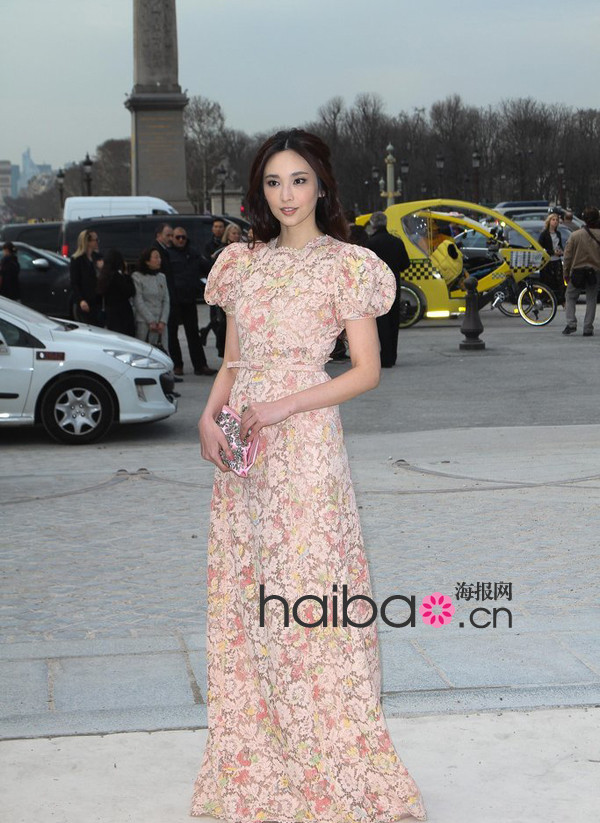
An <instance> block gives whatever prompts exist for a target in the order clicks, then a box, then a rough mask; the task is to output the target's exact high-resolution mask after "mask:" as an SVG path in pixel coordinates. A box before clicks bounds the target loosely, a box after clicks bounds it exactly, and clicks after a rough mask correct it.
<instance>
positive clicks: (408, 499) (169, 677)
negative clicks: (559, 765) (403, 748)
mask: <svg viewBox="0 0 600 823" xmlns="http://www.w3.org/2000/svg"><path fill="white" fill-rule="evenodd" d="M515 323H519V321H513V320H511V319H508V318H506V319H505V318H501V319H499V318H496V317H495V316H494V317H491V318H490V319H489V320H487V319H486V325H487V326H489V329H488V330H487V331H486V335H484V337H485V336H487V337H488V338H489V339H488V346H489V350H486V352H484V353H482V354H481V355H476V354H473V353H469V354H467V355H465V354H459V353H458V348H457V345H458V341H459V339H460V335H459V334H458V331H457V329H456V328H453V327H452V325H451V324H446V325H440V326H439V327H438V328H425V327H417V328H416V329H414V330H412V332H407V333H406V334H404V335H401V338H400V341H401V355H400V363H401V365H399V366H398V367H396V368H395V369H392V370H388V371H386V372H385V373H384V375H383V379H382V383H381V386H380V389H379V390H378V391H376V392H373V393H370V394H368V395H366V396H364V397H362V398H357V399H356V400H355V401H352V402H351V403H350V404H347V406H346V407H344V409H343V418H344V426H345V430H346V435H347V446H348V450H349V453H350V457H351V465H352V471H353V477H354V479H355V485H356V492H357V498H358V502H359V506H360V508H361V518H362V523H363V529H364V535H365V542H366V546H367V553H368V557H369V560H370V568H371V575H372V581H373V588H374V598H375V600H376V602H377V603H379V604H381V603H382V602H383V600H385V598H387V597H389V596H391V595H394V594H401V595H405V596H407V597H409V596H411V595H415V598H416V604H417V609H418V605H419V604H420V602H421V599H422V598H423V597H425V596H426V595H428V594H430V593H431V592H435V591H440V592H443V593H445V594H447V595H449V596H451V597H454V596H455V587H456V585H457V583H461V582H465V583H476V582H478V581H483V582H486V581H487V582H500V581H504V582H507V581H509V582H511V583H512V600H511V601H510V602H509V601H507V600H502V601H498V602H496V603H493V604H491V605H494V606H498V607H499V606H505V607H509V608H510V611H511V612H512V628H509V627H508V626H507V625H506V622H505V620H504V618H505V617H506V615H505V614H504V615H503V614H502V613H500V614H499V618H498V625H497V627H496V628H495V629H494V628H491V627H490V628H486V629H478V628H475V627H473V626H471V625H470V624H469V613H470V612H471V610H472V608H473V607H477V606H490V603H489V602H488V603H481V602H465V601H464V600H460V601H458V600H455V603H456V607H457V612H456V615H455V617H454V618H453V621H452V623H451V624H450V625H448V626H444V627H441V628H432V627H429V626H426V625H425V624H424V623H423V622H422V621H421V619H420V617H419V615H418V613H417V615H416V618H417V619H416V623H415V626H414V627H406V628H402V629H400V628H391V627H389V626H386V625H385V624H384V623H381V622H380V624H379V625H380V639H381V649H382V660H383V673H384V680H383V691H384V704H385V708H386V715H387V716H389V717H393V716H395V715H405V714H408V713H414V714H427V713H436V712H463V711H476V710H482V709H483V710H491V709H498V708H512V709H520V708H521V709H523V708H527V709H529V708H540V707H554V706H588V705H594V704H595V703H598V701H599V700H600V640H599V639H598V638H599V634H598V625H599V622H600V609H599V608H598V601H597V583H598V579H599V578H598V551H597V534H598V515H597V511H598V502H599V499H600V463H599V461H598V446H599V445H600V426H596V425H584V423H586V422H587V421H588V420H590V419H595V417H594V415H592V414H591V408H592V403H594V404H595V405H597V389H596V387H595V386H594V385H593V382H591V381H589V380H587V379H585V380H584V378H583V376H584V375H586V376H587V375H589V374H591V373H593V369H594V368H597V358H598V354H599V349H598V345H599V343H598V340H597V339H596V338H592V339H591V340H589V339H586V340H583V339H582V338H580V339H577V338H576V339H570V338H569V339H565V338H563V337H562V336H561V335H560V325H559V324H560V321H559V320H557V321H555V323H556V324H557V325H555V326H554V327H552V326H550V327H548V328H544V329H532V328H530V327H527V326H526V325H525V324H524V323H519V325H518V326H516V325H515ZM184 351H185V349H184ZM208 355H209V362H216V357H215V353H214V351H211V350H209V351H208ZM569 358H572V359H569ZM342 368H344V366H340V365H337V364H333V365H332V366H330V369H331V373H332V374H336V373H338V372H339V371H340V370H341V369H342ZM209 387H210V381H208V380H206V379H205V378H196V377H194V376H186V379H185V382H184V383H182V384H181V387H180V390H181V394H182V397H181V400H180V410H179V412H178V413H177V415H176V416H175V417H174V418H172V419H170V420H167V421H162V422H160V423H157V424H153V425H151V426H138V427H131V428H126V427H123V428H122V429H120V430H116V431H115V432H114V433H111V435H110V436H109V438H107V439H106V440H105V441H104V442H103V443H101V444H99V445H97V446H94V447H87V448H66V447H61V446H58V445H56V444H53V443H50V442H49V441H48V440H47V439H46V438H45V436H44V435H43V433H41V432H37V431H36V432H33V431H26V430H20V431H16V430H13V431H11V432H6V431H3V432H0V448H1V449H2V465H3V471H2V478H1V480H0V517H1V518H2V522H3V529H2V533H3V539H2V545H1V560H2V590H3V597H2V601H1V605H0V624H1V626H2V643H1V644H0V657H1V658H2V665H1V673H0V709H1V712H0V716H1V718H2V720H1V723H2V725H1V730H2V733H3V736H5V737H9V738H22V737H39V736H43V735H57V734H83V733H92V732H116V731H130V730H142V731H152V730H157V729H182V728H198V727H201V726H203V725H205V723H206V711H205V708H206V707H205V702H204V701H205V659H204V634H205V614H206V587H205V571H206V533H207V526H208V512H209V502H210V493H211V486H212V476H213V469H212V468H211V467H210V466H209V465H208V464H205V463H203V462H202V461H201V459H200V457H199V452H198V447H197V436H196V431H195V421H196V419H197V416H198V412H199V410H200V409H201V407H202V404H203V401H204V399H205V397H206V396H207V393H208V390H209ZM575 397H576V398H577V401H576V402H575V401H574V398H575ZM582 418H583V419H582ZM572 423H580V424H582V425H571V424H572ZM561 424H569V425H561ZM404 608H406V607H404ZM390 613H391V612H390ZM394 615H397V616H396V617H394ZM401 615H402V616H401ZM405 615H406V611H404V612H402V611H396V612H394V614H392V615H391V616H392V619H398V620H400V619H403V616H405ZM479 619H481V613H480V614H479ZM461 622H463V623H464V627H463V628H460V623H461Z"/></svg>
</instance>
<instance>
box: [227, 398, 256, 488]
mask: <svg viewBox="0 0 600 823" xmlns="http://www.w3.org/2000/svg"><path fill="white" fill-rule="evenodd" d="M241 421H242V418H241V417H240V415H239V414H238V413H237V412H236V411H235V410H234V409H232V408H230V407H229V406H223V408H222V409H221V411H220V412H219V416H218V417H217V420H216V423H217V426H219V427H220V428H221V429H222V430H223V433H224V434H225V437H226V438H227V442H228V443H229V446H230V447H231V451H232V452H233V460H228V459H227V458H226V457H225V454H224V452H223V449H221V459H222V461H223V463H225V465H226V466H228V467H229V468H230V469H231V471H233V472H235V473H236V474H237V475H239V476H240V477H247V476H248V472H249V471H250V469H251V468H252V466H253V465H254V461H255V460H256V454H257V452H258V446H259V442H260V437H255V438H254V440H253V441H252V443H246V442H245V441H243V440H242V439H241V438H240V423H241Z"/></svg>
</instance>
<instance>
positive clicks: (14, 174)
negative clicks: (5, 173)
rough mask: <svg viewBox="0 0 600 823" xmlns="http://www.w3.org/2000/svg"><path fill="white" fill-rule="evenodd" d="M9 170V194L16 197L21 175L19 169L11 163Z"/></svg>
mask: <svg viewBox="0 0 600 823" xmlns="http://www.w3.org/2000/svg"><path fill="white" fill-rule="evenodd" d="M10 170H11V175H10V196H11V197H16V196H17V195H18V193H19V178H20V176H21V169H20V168H19V167H18V166H15V165H14V163H13V165H12V166H11V167H10Z"/></svg>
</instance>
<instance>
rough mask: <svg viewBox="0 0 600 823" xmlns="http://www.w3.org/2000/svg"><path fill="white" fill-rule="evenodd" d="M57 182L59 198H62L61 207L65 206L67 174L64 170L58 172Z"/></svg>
mask: <svg viewBox="0 0 600 823" xmlns="http://www.w3.org/2000/svg"><path fill="white" fill-rule="evenodd" d="M56 182H57V183H58V196H59V198H60V207H61V209H62V207H63V206H64V205H65V173H64V170H63V169H59V170H58V171H57V172H56Z"/></svg>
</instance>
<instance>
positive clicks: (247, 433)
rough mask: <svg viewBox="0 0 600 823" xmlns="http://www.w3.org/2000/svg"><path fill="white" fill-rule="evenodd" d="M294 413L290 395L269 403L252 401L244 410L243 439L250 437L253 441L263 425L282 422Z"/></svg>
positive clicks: (241, 432)
mask: <svg viewBox="0 0 600 823" xmlns="http://www.w3.org/2000/svg"><path fill="white" fill-rule="evenodd" d="M292 413H293V408H292V404H291V402H290V399H289V398H288V397H282V398H280V399H279V400H272V401H270V402H267V403H250V405H249V406H248V408H247V409H246V410H245V411H244V412H242V423H241V426H240V437H241V438H242V440H245V439H246V437H248V442H250V443H251V442H252V441H253V440H254V438H255V437H257V436H258V433H259V431H260V430H261V429H262V428H263V426H272V425H273V424H274V423H281V421H282V420H287V418H288V417H289V416H290V415H291V414H292Z"/></svg>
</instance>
